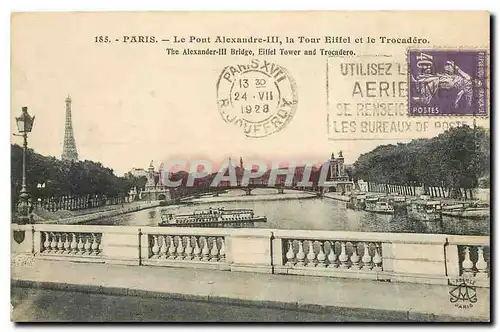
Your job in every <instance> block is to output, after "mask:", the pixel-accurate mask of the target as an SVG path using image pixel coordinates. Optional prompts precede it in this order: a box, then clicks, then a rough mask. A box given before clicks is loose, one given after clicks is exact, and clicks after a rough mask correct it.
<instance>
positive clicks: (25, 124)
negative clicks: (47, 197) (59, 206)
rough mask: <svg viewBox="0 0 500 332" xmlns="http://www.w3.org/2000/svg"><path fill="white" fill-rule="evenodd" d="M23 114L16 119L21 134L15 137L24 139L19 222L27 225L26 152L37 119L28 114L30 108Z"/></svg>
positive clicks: (24, 108)
mask: <svg viewBox="0 0 500 332" xmlns="http://www.w3.org/2000/svg"><path fill="white" fill-rule="evenodd" d="M22 110H23V113H22V114H21V116H19V117H16V124H17V130H18V131H19V133H20V134H14V135H15V136H21V137H23V139H24V141H23V183H22V187H21V192H20V194H19V203H18V206H17V212H18V222H19V223H20V224H26V223H28V222H29V219H30V217H29V208H30V206H29V202H28V199H29V194H28V190H27V189H26V150H27V149H28V133H29V132H31V129H32V128H33V122H34V121H35V117H34V116H33V117H32V116H30V115H29V114H28V107H26V106H25V107H23V108H22Z"/></svg>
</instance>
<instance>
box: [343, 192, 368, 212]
mask: <svg viewBox="0 0 500 332" xmlns="http://www.w3.org/2000/svg"><path fill="white" fill-rule="evenodd" d="M365 200H366V194H352V195H351V196H350V197H349V202H347V203H346V207H347V208H348V209H351V210H364V209H365Z"/></svg>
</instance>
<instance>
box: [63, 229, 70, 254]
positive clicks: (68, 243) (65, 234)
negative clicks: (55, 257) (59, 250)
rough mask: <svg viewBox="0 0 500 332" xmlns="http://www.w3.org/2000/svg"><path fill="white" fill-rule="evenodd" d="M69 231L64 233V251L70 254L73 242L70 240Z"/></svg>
mask: <svg viewBox="0 0 500 332" xmlns="http://www.w3.org/2000/svg"><path fill="white" fill-rule="evenodd" d="M69 235H70V234H69V233H64V240H65V241H64V253H65V254H69V253H70V252H71V242H69Z"/></svg>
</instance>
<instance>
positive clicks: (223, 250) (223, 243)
mask: <svg viewBox="0 0 500 332" xmlns="http://www.w3.org/2000/svg"><path fill="white" fill-rule="evenodd" d="M220 240H221V241H220V251H219V256H220V261H221V262H224V261H226V241H225V238H223V237H222V238H221V239H220Z"/></svg>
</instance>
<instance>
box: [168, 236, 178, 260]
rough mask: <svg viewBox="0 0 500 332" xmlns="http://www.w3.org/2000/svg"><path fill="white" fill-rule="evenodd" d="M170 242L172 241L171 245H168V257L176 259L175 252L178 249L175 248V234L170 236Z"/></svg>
mask: <svg viewBox="0 0 500 332" xmlns="http://www.w3.org/2000/svg"><path fill="white" fill-rule="evenodd" d="M168 242H169V243H170V247H168V258H169V259H175V254H176V252H177V249H176V248H175V238H174V237H173V236H169V237H168Z"/></svg>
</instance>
